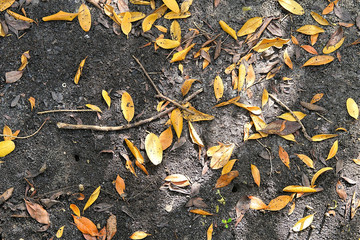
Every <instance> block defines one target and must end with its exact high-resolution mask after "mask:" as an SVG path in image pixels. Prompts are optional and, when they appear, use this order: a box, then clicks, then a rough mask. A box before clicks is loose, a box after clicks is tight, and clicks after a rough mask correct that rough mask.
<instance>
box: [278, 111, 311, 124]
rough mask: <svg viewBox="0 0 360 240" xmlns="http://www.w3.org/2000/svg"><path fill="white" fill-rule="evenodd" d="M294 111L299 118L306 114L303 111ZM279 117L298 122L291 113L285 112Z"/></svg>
mask: <svg viewBox="0 0 360 240" xmlns="http://www.w3.org/2000/svg"><path fill="white" fill-rule="evenodd" d="M293 113H294V114H295V116H296V117H297V118H298V119H299V120H302V119H303V118H304V117H305V116H306V114H305V113H302V112H298V111H293ZM278 118H281V119H285V120H288V121H291V122H296V119H295V118H294V117H293V115H292V114H291V113H289V112H288V113H284V114H281V115H280V116H278Z"/></svg>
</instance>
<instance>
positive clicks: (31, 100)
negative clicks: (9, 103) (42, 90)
mask: <svg viewBox="0 0 360 240" xmlns="http://www.w3.org/2000/svg"><path fill="white" fill-rule="evenodd" d="M28 100H29V102H30V108H31V111H32V110H33V109H34V107H35V98H33V97H29V99H28Z"/></svg>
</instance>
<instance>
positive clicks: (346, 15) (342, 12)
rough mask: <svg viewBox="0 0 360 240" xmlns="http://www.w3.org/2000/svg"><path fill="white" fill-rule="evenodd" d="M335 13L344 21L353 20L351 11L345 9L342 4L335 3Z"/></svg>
mask: <svg viewBox="0 0 360 240" xmlns="http://www.w3.org/2000/svg"><path fill="white" fill-rule="evenodd" d="M334 13H335V15H336V16H337V17H338V18H340V19H341V20H342V21H344V22H350V21H351V15H350V13H349V12H347V11H346V10H344V9H343V8H342V7H341V6H339V4H335V7H334Z"/></svg>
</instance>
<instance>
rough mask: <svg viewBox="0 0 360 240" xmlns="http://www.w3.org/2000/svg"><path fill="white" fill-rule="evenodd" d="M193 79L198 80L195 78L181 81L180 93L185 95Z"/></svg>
mask: <svg viewBox="0 0 360 240" xmlns="http://www.w3.org/2000/svg"><path fill="white" fill-rule="evenodd" d="M195 81H199V80H197V79H187V80H186V81H185V82H184V83H183V85H182V86H181V93H182V95H183V96H185V95H186V94H187V93H188V92H189V91H190V88H191V86H192V84H193V83H194V82H195Z"/></svg>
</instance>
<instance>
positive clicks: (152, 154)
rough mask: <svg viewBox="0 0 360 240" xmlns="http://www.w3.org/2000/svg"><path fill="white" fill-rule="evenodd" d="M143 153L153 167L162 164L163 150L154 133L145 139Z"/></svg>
mask: <svg viewBox="0 0 360 240" xmlns="http://www.w3.org/2000/svg"><path fill="white" fill-rule="evenodd" d="M145 151H146V154H147V156H148V157H149V160H150V161H151V162H152V163H153V164H154V165H159V164H160V163H161V162H162V157H163V150H162V145H161V142H160V140H159V138H158V136H156V135H155V134H154V133H149V134H148V135H147V136H146V138H145Z"/></svg>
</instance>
